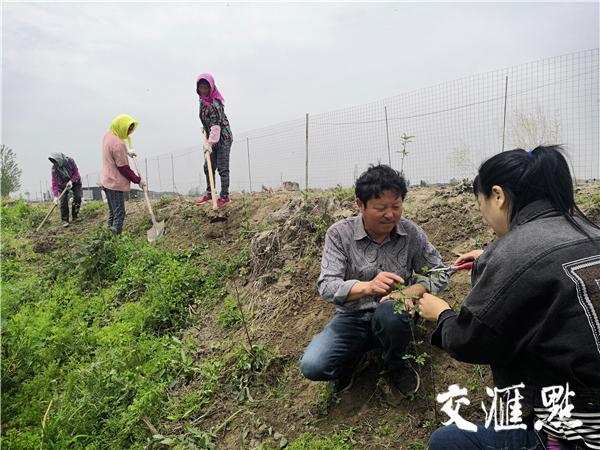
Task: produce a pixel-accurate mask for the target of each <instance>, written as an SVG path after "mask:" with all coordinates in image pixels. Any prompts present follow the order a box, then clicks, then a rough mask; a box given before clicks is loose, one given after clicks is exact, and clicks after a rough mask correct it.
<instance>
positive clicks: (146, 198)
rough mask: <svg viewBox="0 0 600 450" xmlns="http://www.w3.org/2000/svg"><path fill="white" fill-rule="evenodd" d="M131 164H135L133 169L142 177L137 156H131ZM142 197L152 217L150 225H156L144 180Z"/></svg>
mask: <svg viewBox="0 0 600 450" xmlns="http://www.w3.org/2000/svg"><path fill="white" fill-rule="evenodd" d="M133 164H135V170H136V172H137V174H138V177H140V178H142V172H140V166H139V165H138V161H137V156H133ZM142 190H143V191H144V199H145V200H146V206H148V211H150V217H151V218H152V225H156V217H154V211H152V205H151V204H150V197H148V185H146V183H145V182H144V188H143V189H142Z"/></svg>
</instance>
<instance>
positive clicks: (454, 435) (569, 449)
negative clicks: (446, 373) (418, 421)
mask: <svg viewBox="0 0 600 450" xmlns="http://www.w3.org/2000/svg"><path fill="white" fill-rule="evenodd" d="M475 425H477V431H474V432H470V431H465V430H461V429H460V428H458V427H457V426H456V425H455V424H452V425H448V426H446V427H441V428H438V429H437V430H435V431H434V432H433V434H432V435H431V437H430V438H429V450H470V449H481V450H544V449H545V448H546V437H545V435H543V434H538V433H537V432H536V431H535V430H533V429H531V427H528V429H527V430H504V431H495V430H494V427H493V426H491V427H489V428H485V427H484V425H483V423H481V422H475ZM585 448H586V447H581V446H579V445H575V444H572V443H566V442H561V449H564V450H584V449H585Z"/></svg>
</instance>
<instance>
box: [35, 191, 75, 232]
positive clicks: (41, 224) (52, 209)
mask: <svg viewBox="0 0 600 450" xmlns="http://www.w3.org/2000/svg"><path fill="white" fill-rule="evenodd" d="M68 190H69V186H65V188H64V190H63V191H62V192H61V194H60V195H59V196H58V199H57V200H56V203H55V204H54V205H52V208H50V211H48V214H46V217H44V220H42V223H40V224H39V225H38V227H37V228H36V229H35V232H36V233H37V232H38V231H40V230H41V229H42V227H43V226H44V224H45V223H46V220H48V217H50V214H52V211H54V209H55V208H56V207H57V206H58V202H60V199H61V198H62V196H63V195H65V192H67V191H68Z"/></svg>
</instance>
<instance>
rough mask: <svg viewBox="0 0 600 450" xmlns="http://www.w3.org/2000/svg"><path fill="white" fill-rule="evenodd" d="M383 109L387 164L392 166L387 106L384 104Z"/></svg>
mask: <svg viewBox="0 0 600 450" xmlns="http://www.w3.org/2000/svg"><path fill="white" fill-rule="evenodd" d="M383 110H384V111H385V137H386V138H387V149H388V164H389V166H390V167H392V154H391V153H390V130H389V128H388V117H387V106H384V107H383Z"/></svg>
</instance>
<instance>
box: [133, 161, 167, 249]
mask: <svg viewBox="0 0 600 450" xmlns="http://www.w3.org/2000/svg"><path fill="white" fill-rule="evenodd" d="M133 163H134V164H135V170H136V171H137V173H138V176H139V177H140V178H141V176H142V172H140V167H139V166H138V161H137V156H134V157H133ZM144 198H145V199H146V205H147V206H148V211H150V217H151V218H152V228H150V229H149V230H148V231H147V232H146V236H147V237H148V242H154V241H156V240H157V239H158V238H159V237H161V236H162V235H163V234H165V221H164V220H163V221H161V222H157V221H156V217H154V212H153V211H152V205H150V198H149V197H148V186H146V184H145V183H144Z"/></svg>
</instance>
